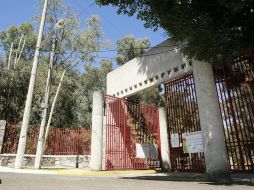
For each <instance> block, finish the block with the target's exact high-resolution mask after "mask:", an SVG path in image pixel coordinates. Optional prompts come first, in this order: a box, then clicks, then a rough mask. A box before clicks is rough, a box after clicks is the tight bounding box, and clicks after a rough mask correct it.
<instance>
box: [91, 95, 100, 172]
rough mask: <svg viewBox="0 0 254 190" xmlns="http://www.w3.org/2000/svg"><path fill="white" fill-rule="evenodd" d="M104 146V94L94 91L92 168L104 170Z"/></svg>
mask: <svg viewBox="0 0 254 190" xmlns="http://www.w3.org/2000/svg"><path fill="white" fill-rule="evenodd" d="M102 148H103V94H102V93H101V92H94V93H93V112H92V137H91V161H90V163H89V166H90V168H91V169H92V170H102V152H103V150H102Z"/></svg>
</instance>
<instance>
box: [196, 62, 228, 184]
mask: <svg viewBox="0 0 254 190" xmlns="http://www.w3.org/2000/svg"><path fill="white" fill-rule="evenodd" d="M193 64H194V68H193V75H194V81H195V86H196V94H197V101H198V109H199V117H200V124H201V130H202V132H203V142H204V151H205V152H204V153H205V162H206V172H207V174H208V176H209V177H211V178H212V179H219V178H223V177H228V176H229V164H228V158H227V152H226V145H225V140H224V131H223V121H222V118H221V115H220V107H219V102H218V98H217V93H216V86H215V81H214V75H213V70H212V65H211V64H208V63H205V62H199V61H193Z"/></svg>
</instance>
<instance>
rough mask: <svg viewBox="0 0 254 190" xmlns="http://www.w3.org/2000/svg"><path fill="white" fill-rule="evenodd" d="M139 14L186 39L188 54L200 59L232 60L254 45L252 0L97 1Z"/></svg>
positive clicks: (148, 24) (176, 37) (174, 36)
mask: <svg viewBox="0 0 254 190" xmlns="http://www.w3.org/2000/svg"><path fill="white" fill-rule="evenodd" d="M96 2H97V3H98V4H99V5H113V6H116V7H118V11H117V12H118V13H119V14H127V15H129V16H133V15H135V16H137V18H138V19H141V20H143V21H144V22H145V24H144V25H145V27H149V28H153V29H157V28H158V27H162V28H164V29H165V30H166V32H167V34H168V36H169V37H172V39H174V40H176V41H183V42H185V43H186V47H185V48H183V51H184V53H185V54H187V55H188V56H189V57H191V58H192V57H194V58H196V59H198V60H205V61H207V62H210V63H218V62H220V61H221V60H224V61H225V62H230V61H231V60H232V59H233V58H234V57H236V56H240V55H243V54H247V53H249V52H250V51H253V48H254V38H253V34H254V1H253V0H242V1H240V0H146V1H144V0H130V1H123V0H97V1H96Z"/></svg>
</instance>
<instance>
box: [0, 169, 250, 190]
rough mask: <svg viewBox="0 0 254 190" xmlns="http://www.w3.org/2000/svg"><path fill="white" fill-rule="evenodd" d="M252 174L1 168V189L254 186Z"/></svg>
mask: <svg viewBox="0 0 254 190" xmlns="http://www.w3.org/2000/svg"><path fill="white" fill-rule="evenodd" d="M253 177H254V176H253V174H252V175H244V176H242V175H234V176H233V183H231V184H216V183H212V182H208V181H207V180H206V178H205V176H204V175H202V174H191V173H177V174H175V173H170V174H141V173H137V174H108V175H45V174H41V175H36V174H35V173H34V174H24V173H6V172H0V179H1V181H2V182H1V184H0V190H58V189H59V190H132V189H133V190H136V189H137V190H157V189H158V190H164V189H165V190H253V189H254V186H252V184H251V182H250V180H251V179H254V178H253ZM253 182H254V181H253ZM253 184H254V183H253Z"/></svg>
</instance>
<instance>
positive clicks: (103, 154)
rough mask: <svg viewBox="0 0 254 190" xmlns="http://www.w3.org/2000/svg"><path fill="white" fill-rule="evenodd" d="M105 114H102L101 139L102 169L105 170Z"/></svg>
mask: <svg viewBox="0 0 254 190" xmlns="http://www.w3.org/2000/svg"><path fill="white" fill-rule="evenodd" d="M106 119H107V117H106V116H103V141H102V170H106V143H107V142H106V139H107V136H106V135H107V134H106V131H107V129H106V125H105V124H106Z"/></svg>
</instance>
